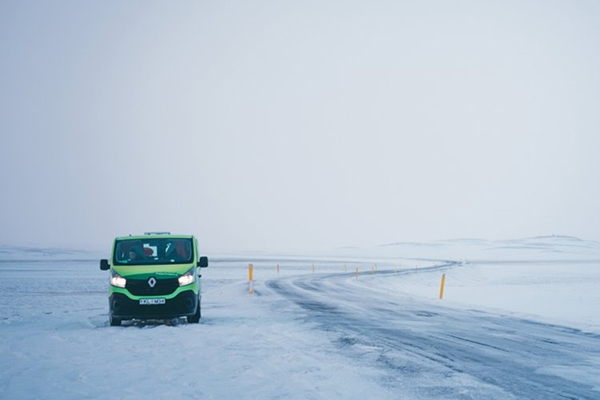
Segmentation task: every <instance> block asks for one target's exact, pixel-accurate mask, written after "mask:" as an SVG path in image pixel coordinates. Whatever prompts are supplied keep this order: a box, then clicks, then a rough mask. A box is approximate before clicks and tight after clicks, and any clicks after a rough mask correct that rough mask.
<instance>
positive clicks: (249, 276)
mask: <svg viewBox="0 0 600 400" xmlns="http://www.w3.org/2000/svg"><path fill="white" fill-rule="evenodd" d="M253 272H254V266H253V265H252V264H250V265H249V266H248V282H249V284H250V290H249V293H250V294H254V283H253V281H252V275H253Z"/></svg>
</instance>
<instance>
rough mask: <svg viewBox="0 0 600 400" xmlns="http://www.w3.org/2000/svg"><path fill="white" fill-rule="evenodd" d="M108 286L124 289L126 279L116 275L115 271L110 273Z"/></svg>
mask: <svg viewBox="0 0 600 400" xmlns="http://www.w3.org/2000/svg"><path fill="white" fill-rule="evenodd" d="M110 284H111V285H113V286H116V287H120V288H124V287H125V285H127V279H125V278H123V277H122V276H121V275H119V274H117V273H116V272H115V271H112V272H111V276H110Z"/></svg>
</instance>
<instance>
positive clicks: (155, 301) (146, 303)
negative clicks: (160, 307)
mask: <svg viewBox="0 0 600 400" xmlns="http://www.w3.org/2000/svg"><path fill="white" fill-rule="evenodd" d="M166 303H167V300H166V299H140V305H141V306H155V305H157V304H166Z"/></svg>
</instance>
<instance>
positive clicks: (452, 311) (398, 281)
mask: <svg viewBox="0 0 600 400" xmlns="http://www.w3.org/2000/svg"><path fill="white" fill-rule="evenodd" d="M12 258H13V259H11V260H3V261H0V300H1V302H0V338H1V340H0V399H117V398H127V399H172V398H186V399H188V398H189V399H229V398H236V399H240V398H242V399H255V398H262V399H284V398H285V399H336V398H344V399H431V398H436V399H598V398H600V373H598V371H600V336H599V335H598V331H597V330H594V329H590V330H580V329H575V328H573V327H569V326H570V325H569V324H567V323H565V324H555V323H548V321H546V320H545V319H544V318H536V317H535V316H532V317H531V318H530V317H528V316H526V315H525V314H519V313H515V312H508V311H506V312H503V311H501V310H498V311H497V312H495V311H493V310H491V309H490V308H489V307H483V306H481V307H480V306H477V305H473V306H463V305H461V304H458V303H456V302H452V301H447V300H439V299H437V298H436V297H437V289H438V287H437V285H438V284H439V282H438V279H439V277H440V275H441V274H442V273H447V274H449V276H453V275H451V274H452V273H456V271H461V270H463V271H467V270H468V276H479V277H480V276H481V275H477V274H482V272H481V271H484V272H485V271H491V269H488V267H489V266H481V267H474V266H464V265H461V264H460V263H455V262H426V261H422V262H419V265H417V266H415V267H413V266H412V265H411V266H410V267H409V266H407V265H405V267H403V268H400V269H398V270H397V272H395V271H394V269H395V268H396V264H394V263H392V262H389V261H385V260H379V261H378V263H377V269H376V270H375V268H373V267H372V265H374V263H373V262H372V261H371V260H364V259H363V260H359V259H355V260H349V259H346V260H339V259H311V260H308V259H300V258H297V259H292V258H288V259H285V260H283V261H281V260H280V259H276V258H273V259H267V258H265V259H263V260H258V261H256V260H255V278H256V281H255V285H254V288H255V293H254V295H249V294H248V282H247V278H248V276H247V267H248V259H246V258H241V257H238V258H227V257H216V258H215V257H213V259H212V260H211V265H210V266H209V268H208V269H206V270H204V271H203V275H204V276H203V278H202V279H203V285H204V286H203V287H204V296H203V318H202V320H201V323H200V324H198V325H194V324H187V323H185V321H184V320H175V321H150V322H146V323H133V324H128V325H126V326H123V327H110V326H108V322H107V311H108V310H107V309H108V306H107V299H106V296H107V293H106V285H107V281H108V276H107V274H106V273H105V272H102V271H100V270H99V268H98V261H97V260H86V259H82V260H75V259H70V260H69V259H62V260H61V259H57V257H49V258H48V259H44V257H38V258H40V259H38V260H28V259H27V254H23V257H22V258H21V259H19V257H18V255H17V256H15V257H12ZM276 263H280V264H281V269H280V271H279V272H277V270H276V269H275V265H276ZM313 265H314V268H315V271H314V273H313V270H312V268H313ZM416 267H419V268H416ZM517 267H518V268H517ZM535 267H536V266H528V265H526V264H525V265H519V266H516V267H515V270H518V271H519V272H520V273H522V271H523V268H535ZM545 267H546V268H548V267H547V266H545ZM355 268H359V269H360V271H361V272H360V275H359V277H358V279H356V277H355V275H354V271H355ZM469 268H470V269H469ZM476 268H478V269H476ZM489 268H493V267H489ZM552 268H553V269H554V270H556V271H562V270H564V269H565V268H568V270H569V276H571V277H572V276H578V277H579V278H580V279H578V280H576V281H571V282H570V283H569V282H566V283H565V279H562V278H561V281H562V284H561V286H560V287H563V288H564V287H565V285H567V287H571V290H574V292H575V294H578V292H577V290H578V289H577V288H579V289H580V290H579V292H583V290H582V289H581V288H585V287H587V286H585V285H587V284H591V285H593V287H596V288H597V284H598V281H600V276H599V274H598V272H597V270H598V264H568V265H563V264H555V265H553V266H552ZM503 271H504V272H503V276H505V275H506V274H509V272H510V271H507V270H506V268H505V269H503ZM531 276H534V275H533V274H532V275H531ZM536 276H537V275H536ZM459 277H460V274H457V275H456V276H453V279H454V280H455V281H456V280H457V279H458V278H459ZM429 281H431V284H428V285H429V286H428V285H425V286H423V287H425V288H429V289H432V290H431V293H429V294H428V295H427V296H420V295H416V294H415V293H409V292H410V291H409V290H402V287H403V285H408V284H410V285H409V286H410V287H411V288H412V289H411V290H413V291H415V290H417V289H415V288H418V287H419V282H421V283H422V282H429ZM455 281H454V282H453V281H450V283H449V285H450V286H449V288H448V289H447V290H448V291H449V292H448V293H449V296H450V295H451V293H452V288H451V287H452V286H451V285H452V284H454V285H456V282H455ZM478 281H479V282H478V284H479V286H481V285H482V284H485V283H486V282H485V281H484V280H483V279H481V278H478ZM519 281H520V282H523V277H522V276H521V277H520V278H519ZM531 282H533V280H532V281H531ZM546 283H547V282H546ZM569 285H571V286H569ZM578 285H579V286H578ZM405 287H406V288H408V286H405ZM399 288H400V290H399ZM515 288H516V286H515ZM429 289H427V290H428V291H429ZM489 290H490V293H491V292H492V291H493V287H492V286H490V287H489ZM535 291H536V285H535V284H534V283H532V284H531V285H530V286H528V293H534V294H535ZM514 293H518V291H515V292H514ZM581 295H582V296H583V295H584V293H581ZM450 297H451V296H450ZM530 300H531V299H530ZM531 301H533V300H531ZM586 302H589V300H586ZM595 309H596V308H594V310H595ZM513 311H514V310H513ZM592 312H595V311H592Z"/></svg>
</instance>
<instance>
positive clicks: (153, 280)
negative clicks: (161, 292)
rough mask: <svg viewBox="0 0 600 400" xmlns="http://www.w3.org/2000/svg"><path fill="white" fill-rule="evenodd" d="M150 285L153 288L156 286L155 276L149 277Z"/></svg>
mask: <svg viewBox="0 0 600 400" xmlns="http://www.w3.org/2000/svg"><path fill="white" fill-rule="evenodd" d="M148 286H150V287H151V288H153V287H154V286H156V279H154V277H151V278H150V279H148Z"/></svg>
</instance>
